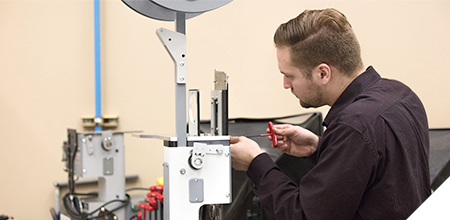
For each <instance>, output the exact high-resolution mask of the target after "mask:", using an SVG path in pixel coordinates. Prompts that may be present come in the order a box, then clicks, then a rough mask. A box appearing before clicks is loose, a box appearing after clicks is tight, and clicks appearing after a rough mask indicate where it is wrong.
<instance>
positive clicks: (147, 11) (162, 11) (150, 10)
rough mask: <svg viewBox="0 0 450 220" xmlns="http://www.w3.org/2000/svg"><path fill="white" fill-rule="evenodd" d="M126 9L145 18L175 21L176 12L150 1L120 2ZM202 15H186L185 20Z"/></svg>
mask: <svg viewBox="0 0 450 220" xmlns="http://www.w3.org/2000/svg"><path fill="white" fill-rule="evenodd" d="M122 2H123V3H125V4H126V5H127V6H128V7H130V8H131V9H133V10H134V11H136V12H137V13H139V14H141V15H144V16H146V17H149V18H152V19H156V20H160V21H175V18H176V12H175V11H173V10H170V9H167V8H164V7H161V6H159V5H158V4H155V3H153V2H151V1H150V0H122ZM201 14H202V13H187V14H186V19H189V18H193V17H195V16H197V15H201Z"/></svg>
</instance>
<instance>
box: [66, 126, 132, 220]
mask: <svg viewBox="0 0 450 220" xmlns="http://www.w3.org/2000/svg"><path fill="white" fill-rule="evenodd" d="M123 134H124V132H112V131H110V130H109V131H96V132H86V133H77V132H76V131H75V130H73V129H68V141H67V142H65V143H64V146H63V151H64V158H63V160H64V161H66V169H67V172H68V175H69V181H68V187H69V193H68V194H66V196H64V198H63V205H64V208H65V212H66V214H68V215H69V216H70V217H73V218H76V219H87V218H93V217H98V219H108V218H109V219H126V217H128V216H127V214H126V208H127V205H128V204H129V202H130V199H129V198H128V197H127V195H126V194H125V166H124V164H125V161H124V160H125V156H124V144H123V143H124V141H123ZM74 176H78V177H83V178H94V179H96V180H97V183H98V191H97V192H96V193H90V194H79V193H76V192H75V179H74ZM78 196H82V197H83V198H78Z"/></svg>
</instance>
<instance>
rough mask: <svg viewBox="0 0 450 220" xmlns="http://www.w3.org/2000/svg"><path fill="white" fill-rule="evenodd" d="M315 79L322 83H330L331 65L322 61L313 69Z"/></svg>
mask: <svg viewBox="0 0 450 220" xmlns="http://www.w3.org/2000/svg"><path fill="white" fill-rule="evenodd" d="M313 73H314V77H315V79H316V80H317V81H318V82H319V83H320V84H322V85H326V84H328V82H330V80H331V74H332V72H331V67H330V66H329V65H328V64H326V63H321V64H319V65H318V66H316V67H315V68H314V70H313Z"/></svg>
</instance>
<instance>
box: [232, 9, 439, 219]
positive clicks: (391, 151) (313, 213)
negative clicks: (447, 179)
mask: <svg viewBox="0 0 450 220" xmlns="http://www.w3.org/2000/svg"><path fill="white" fill-rule="evenodd" d="M274 42H275V46H276V50H277V59H278V67H279V69H280V72H281V73H282V75H283V80H284V82H283V83H284V87H285V88H286V89H290V90H291V91H292V93H293V94H294V95H295V96H296V97H297V98H298V99H299V100H300V104H301V106H303V107H305V108H309V107H319V106H323V105H329V106H331V109H330V111H329V112H328V114H327V116H326V118H325V119H324V122H323V125H324V126H326V128H327V129H326V130H325V132H324V134H323V136H322V137H318V136H316V135H315V134H313V133H311V132H309V131H307V130H305V129H303V128H301V127H295V126H291V125H277V126H275V129H274V132H275V134H276V135H277V137H278V149H279V150H281V151H282V152H284V153H287V154H290V155H294V156H298V157H308V158H309V159H310V160H312V161H314V162H315V163H316V165H315V167H314V168H313V169H312V170H311V171H309V173H308V174H306V175H305V176H304V177H303V178H302V180H301V182H300V185H299V186H296V185H295V184H294V183H293V182H292V181H291V180H290V179H289V178H288V177H287V176H286V175H285V174H283V173H282V172H281V171H280V169H279V168H278V167H277V166H276V164H275V163H274V162H273V161H272V160H271V159H270V157H269V156H268V155H267V154H266V153H264V152H262V150H261V149H260V147H259V146H258V144H257V143H256V142H254V141H252V140H250V139H247V138H245V137H232V138H231V156H232V165H233V168H235V169H237V170H244V171H245V170H247V175H248V177H249V178H250V179H251V180H252V182H253V183H254V184H255V185H256V187H257V188H258V194H259V198H260V201H261V203H262V205H263V206H264V207H265V208H266V210H267V211H269V212H270V213H271V214H272V215H273V216H274V217H276V218H277V219H280V220H285V219H406V218H407V217H408V216H409V215H411V214H412V213H413V212H414V210H415V209H417V208H418V207H419V206H420V204H421V203H422V202H424V201H425V199H427V198H428V196H429V195H430V193H431V190H430V177H429V168H428V152H429V140H428V122H427V117H426V113H425V110H424V107H423V105H422V103H421V101H420V100H419V98H418V97H417V96H416V94H415V93H414V92H413V91H411V89H409V88H408V87H407V86H405V85H403V84H402V83H400V82H398V81H394V80H388V79H384V78H381V77H380V75H379V74H378V73H377V72H376V71H375V69H374V68H373V67H368V68H367V69H364V68H363V64H362V60H361V55H360V47H359V43H358V41H357V39H356V36H355V34H354V32H353V30H352V28H351V25H350V23H349V22H348V21H347V19H346V17H345V16H344V15H343V14H342V13H340V12H339V11H337V10H335V9H324V10H306V11H304V12H303V13H301V14H300V15H299V16H298V17H296V18H294V19H292V20H290V21H288V22H287V23H285V24H282V25H280V27H279V28H278V29H277V31H276V33H275V36H274ZM269 140H271V138H270V137H269Z"/></svg>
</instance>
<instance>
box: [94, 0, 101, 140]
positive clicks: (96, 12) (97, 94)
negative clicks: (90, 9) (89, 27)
mask: <svg viewBox="0 0 450 220" xmlns="http://www.w3.org/2000/svg"><path fill="white" fill-rule="evenodd" d="M94 38H95V118H101V117H102V91H101V86H102V84H101V71H100V70H101V69H100V0H94ZM101 130H102V126H101V125H96V126H95V131H101Z"/></svg>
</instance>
